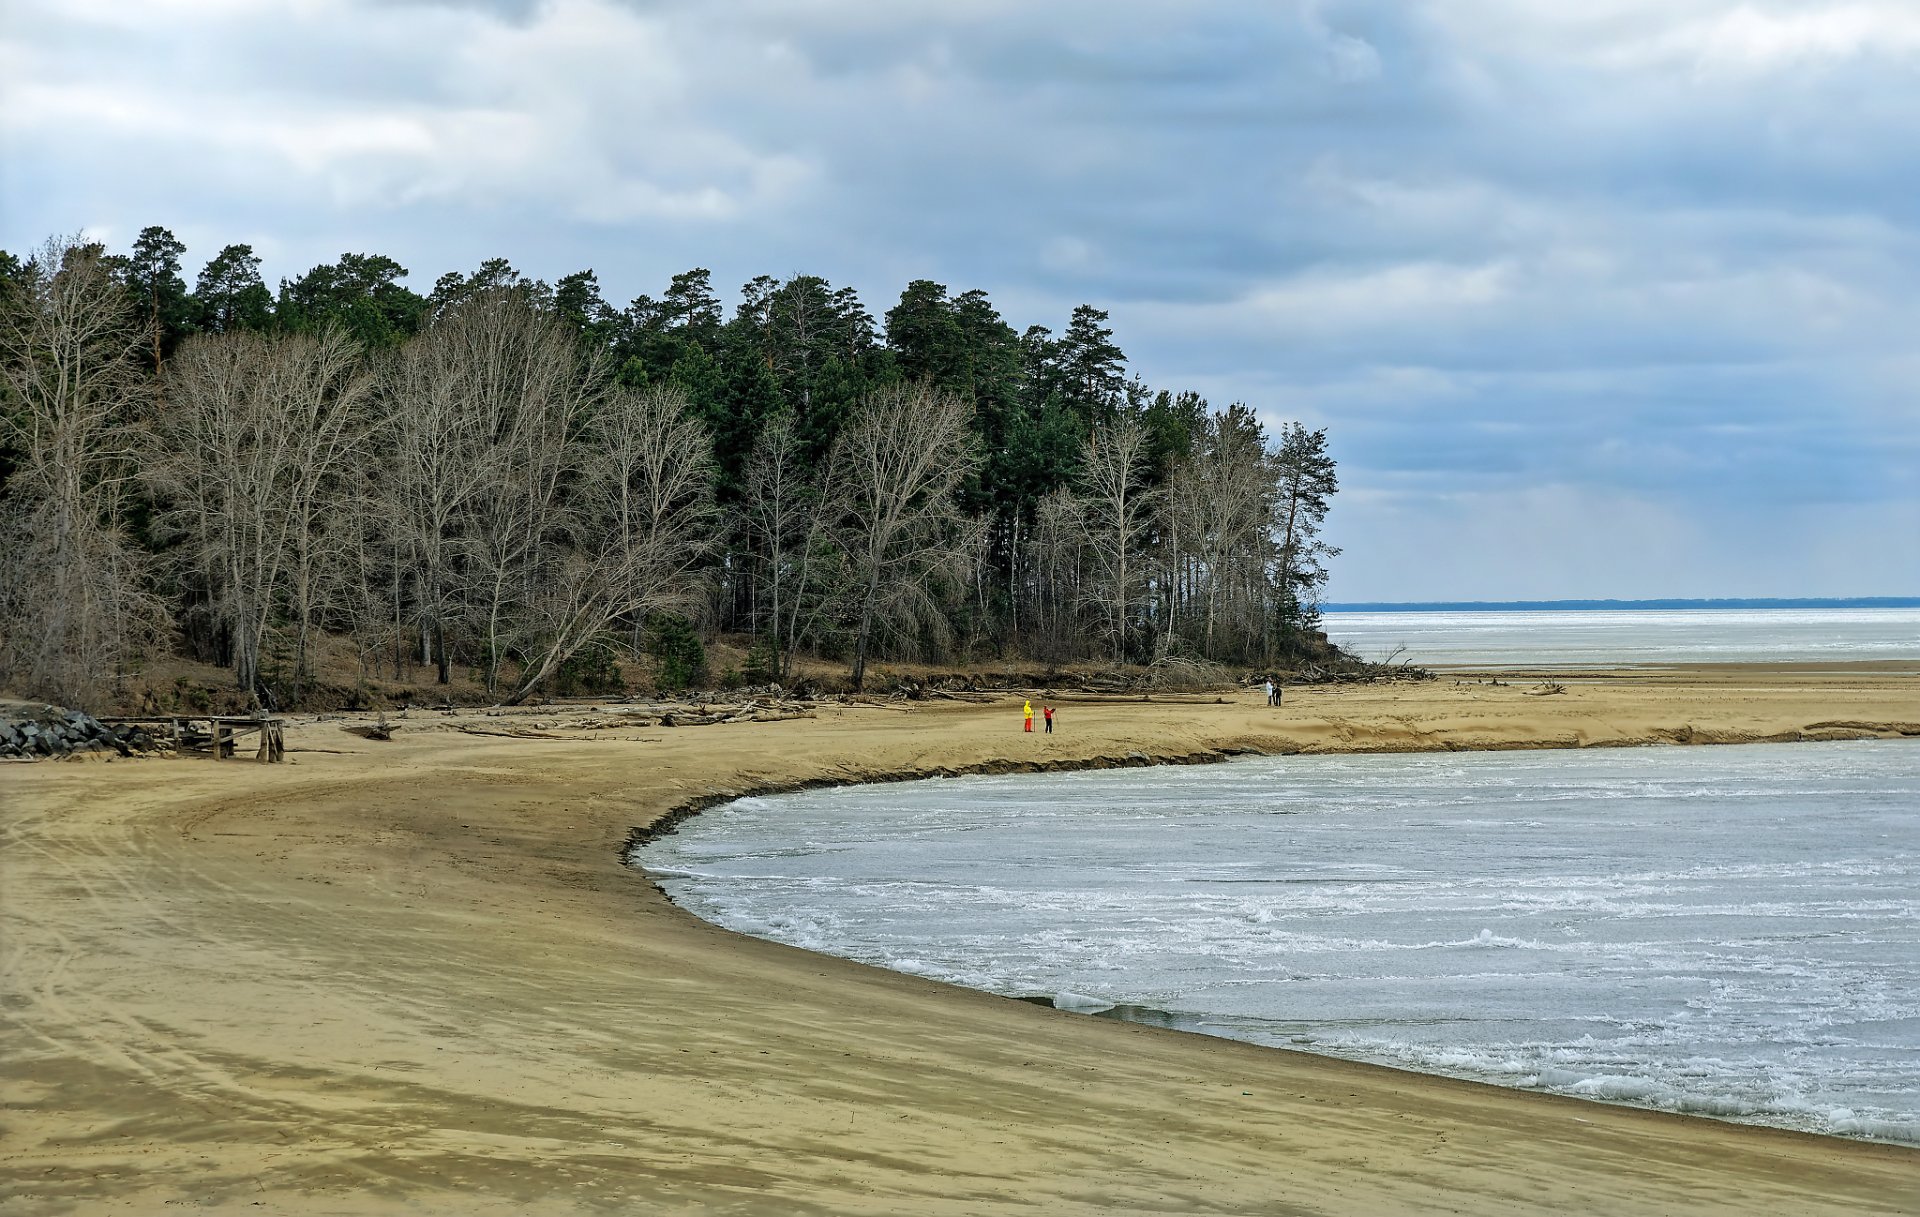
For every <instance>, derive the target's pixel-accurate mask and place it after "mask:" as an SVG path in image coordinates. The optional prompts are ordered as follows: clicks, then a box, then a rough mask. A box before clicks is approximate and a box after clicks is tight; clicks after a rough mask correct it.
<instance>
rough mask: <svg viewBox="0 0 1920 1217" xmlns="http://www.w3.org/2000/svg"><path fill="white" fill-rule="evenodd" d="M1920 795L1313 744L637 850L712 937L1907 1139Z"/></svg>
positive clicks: (1866, 765) (1718, 757)
mask: <svg viewBox="0 0 1920 1217" xmlns="http://www.w3.org/2000/svg"><path fill="white" fill-rule="evenodd" d="M1705 790H1712V791H1715V792H1717V797H1713V798H1704V797H1701V794H1700V792H1702V791H1705ZM1916 792H1920V743H1916V742H1904V741H1889V742H1886V743H1879V742H1875V743H1864V744H1835V745H1809V746H1789V745H1769V746H1763V747H1752V748H1718V749H1667V750H1633V751H1611V752H1563V753H1506V754H1485V755H1480V756H1464V755H1461V754H1446V755H1436V756H1424V755H1422V756H1401V757H1394V756H1372V757H1311V758H1310V757H1289V758H1275V759H1269V760H1261V761H1248V762H1236V763H1233V764H1229V765H1221V766H1213V767H1209V768H1206V769H1199V770H1195V769H1171V770H1160V771H1150V770H1130V771H1113V772H1107V773H1086V774H1072V775H1048V776H1043V777H1035V776H1003V777H993V778H956V779H950V780H945V781H941V782H939V783H937V784H931V783H927V784H911V783H910V784H901V785H886V786H877V787H867V788H846V789H839V790H822V791H815V792H810V793H806V794H800V795H793V796H783V797H780V798H771V799H754V800H742V801H741V802H739V803H736V804H734V805H732V806H731V807H730V808H728V809H727V811H726V814H723V815H720V816H717V817H701V818H698V819H696V820H694V821H692V822H689V823H688V824H687V825H685V826H683V828H682V830H681V832H680V833H678V834H676V835H674V836H672V837H668V838H665V839H663V840H662V841H660V842H656V843H655V844H653V845H650V846H648V847H647V848H646V850H644V851H643V856H642V859H641V860H642V862H643V864H645V865H647V866H649V867H651V868H653V870H654V873H655V874H656V875H657V876H659V877H660V878H661V879H662V881H663V883H664V885H665V886H666V887H667V888H668V890H669V891H670V892H671V893H673V894H674V896H675V898H676V899H680V900H682V901H683V902H684V903H686V904H687V905H688V906H689V907H690V908H692V909H693V910H694V911H696V912H698V913H699V914H701V915H703V916H707V917H710V918H712V919H714V920H717V921H720V922H721V923H722V924H727V925H732V926H734V927H736V928H740V929H744V930H746V931H747V932H750V933H757V934H761V935H763V936H766V937H771V938H776V939H779V940H781V941H786V942H791V943H794V944H795V945H799V946H805V947H808V948H811V949H816V950H826V951H831V952H833V953H836V954H842V955H846V956H848V957H850V958H855V959H860V960H862V961H865V962H869V963H875V964H879V965H881V966H886V967H893V968H896V969H898V970H901V971H910V972H915V973H918V974H921V975H926V976H931V977H934V978H936V979H940V980H945V981H949V982H952V983H958V984H966V985H971V986H974V987H977V988H983V989H988V990H991V991H995V992H1001V993H1005V994H1007V995H1009V996H1030V995H1034V994H1049V995H1061V994H1064V995H1067V997H1068V998H1069V999H1070V1000H1069V1006H1070V1005H1071V999H1074V998H1076V997H1077V998H1084V999H1085V1000H1086V1001H1087V1002H1090V1003H1093V1004H1095V1005H1102V1006H1115V1007H1118V1008H1117V1009H1116V1010H1114V1011H1110V1012H1109V1013H1110V1014H1112V1015H1117V1016H1126V1012H1127V1011H1130V1010H1154V1011H1159V1012H1161V1014H1160V1015H1157V1016H1156V1017H1162V1018H1166V1019H1170V1020H1173V1021H1172V1022H1169V1023H1168V1024H1167V1025H1180V1026H1188V1027H1198V1028H1200V1029H1204V1030H1208V1031H1211V1032H1213V1033H1216V1034H1227V1035H1233V1036H1237V1037H1240V1038H1246V1039H1251V1040H1255V1041H1257V1042H1263V1043H1272V1044H1278V1045H1282V1046H1293V1047H1298V1046H1300V1043H1299V1041H1301V1040H1306V1041H1311V1045H1312V1047H1313V1049H1314V1050H1315V1051H1323V1052H1330V1053H1334V1054H1338V1055H1346V1056H1352V1057H1356V1058H1359V1059H1365V1060H1375V1061H1380V1062H1382V1063H1388V1064H1397V1065H1401V1066H1405V1067H1411V1068H1417V1069H1427V1070H1432V1071H1435V1072H1443V1073H1454V1074H1458V1075H1461V1076H1468V1077H1476V1078H1480V1079H1482V1080H1491V1081H1498V1082H1502V1083H1504V1084H1508V1085H1519V1086H1530V1087H1538V1088H1543V1089H1549V1090H1556V1091H1560V1092H1564V1093H1569V1094H1580V1095H1585V1096H1588V1097H1593V1098H1600V1099H1606V1100H1609V1101H1619V1102H1634V1103H1639V1104H1642V1105H1647V1106H1654V1107H1662V1108H1666V1109H1670V1110H1676V1111H1693V1112H1700V1113H1704V1114H1713V1115H1720V1116H1726V1117H1730V1118H1738V1119H1746V1120H1756V1121H1761V1122H1766V1123H1775V1124H1782V1125H1787V1126H1791V1127H1798V1128H1808V1129H1815V1130H1822V1131H1831V1132H1838V1133H1842V1134H1845V1135H1852V1136H1875V1137H1885V1138H1890V1139H1902V1140H1910V1139H1912V1138H1911V1137H1910V1136H1909V1135H1908V1134H1909V1133H1910V1132H1911V1130H1912V1129H1913V1128H1915V1127H1916V1126H1920V1097H1916V1096H1917V1095H1920V979H1916V977H1915V976H1914V975H1913V970H1912V967H1911V963H1912V960H1913V959H1914V958H1915V957H1916V956H1920V884H1916V883H1915V882H1914V879H1915V877H1916V876H1920V825H1916V820H1915V817H1913V816H1912V814H1911V809H1912V807H1913V806H1914V803H1915V796H1916ZM1276 809H1284V810H1285V811H1286V812H1287V814H1284V815H1276V814H1273V813H1274V811H1275V810H1276ZM1168 1011H1178V1012H1180V1013H1179V1014H1177V1015H1175V1014H1167V1013H1165V1012H1168ZM1903 1130H1904V1131H1903Z"/></svg>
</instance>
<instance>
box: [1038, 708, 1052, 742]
mask: <svg viewBox="0 0 1920 1217" xmlns="http://www.w3.org/2000/svg"><path fill="white" fill-rule="evenodd" d="M1040 712H1041V713H1042V714H1044V715H1046V716H1047V734H1048V735H1052V734H1053V707H1052V706H1042V707H1040Z"/></svg>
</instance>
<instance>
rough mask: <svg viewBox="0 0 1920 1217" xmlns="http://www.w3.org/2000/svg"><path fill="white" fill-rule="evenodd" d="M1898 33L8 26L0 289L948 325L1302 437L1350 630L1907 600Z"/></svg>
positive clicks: (541, 0)
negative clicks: (1479, 606)
mask: <svg viewBox="0 0 1920 1217" xmlns="http://www.w3.org/2000/svg"><path fill="white" fill-rule="evenodd" d="M1916 132H1920V4H1916V3H1914V2H1913V0H1858V2H1847V0H1833V2H1830V3H1821V2H1818V0H1806V2H1801V3H1787V2H1784V0H1580V2H1579V3H1561V2H1558V0H1400V2H1386V0H1379V2H1374V0H1355V2H1353V3H1343V2H1340V0H1324V2H1315V0H1265V2H1263V3H1247V2H1244V0H1243V2H1241V3H1233V4H1228V3H1217V2H1212V0H1193V2H1190V3H1182V4H1163V3H1147V2H1145V0H1098V2H1092V0H1064V2H1060V3H1052V4H1034V3H1031V2H1030V0H1025V2H1020V3H1015V2H1012V0H969V2H966V3H961V2H958V0H955V2H953V3H946V4H922V3H910V2H906V0H892V2H873V3H853V2H851V0H813V2H810V3H802V2H797V0H750V2H745V3H732V2H724V0H708V2H705V3H694V2H691V0H688V2H681V0H442V2H437V3H436V2H432V0H0V141H3V142H0V247H4V248H8V249H12V250H15V251H24V250H25V249H27V248H29V247H31V246H33V245H36V244H38V243H39V242H40V241H41V240H42V239H43V238H45V237H46V236H48V235H51V234H53V233H56V232H73V231H76V230H83V231H85V232H87V233H89V234H91V235H93V236H96V237H98V238H101V239H104V240H106V241H107V242H108V243H110V244H112V245H115V246H116V247H124V246H125V245H126V244H127V243H128V242H129V241H130V240H131V238H132V236H133V234H134V233H135V232H137V231H138V230H139V229H140V228H141V227H142V226H144V225H147V224H162V225H165V226H167V227H169V228H171V229H172V230H173V231H174V232H175V233H176V234H177V235H179V236H180V237H181V239H183V240H184V241H186V243H187V244H188V246H189V254H188V261H189V271H190V273H191V272H192V271H195V270H197V269H198V266H199V263H200V262H201V261H204V260H205V259H206V258H207V257H208V256H210V255H212V254H213V253H214V252H216V251H217V250H218V249H219V247H220V246H222V245H224V244H227V243H230V242H241V241H243V242H247V243H250V244H252V245H253V246H254V248H255V249H256V250H257V251H259V252H260V254H261V255H262V256H263V257H264V259H265V262H266V268H265V269H266V273H267V276H268V278H269V280H270V281H272V280H274V279H277V278H278V277H279V276H282V275H295V274H298V273H300V272H301V271H304V270H305V269H306V268H308V267H310V266H312V265H314V264H316V263H319V262H324V261H332V260H333V259H335V258H337V257H338V256H339V255H340V254H341V253H342V252H344V251H349V250H351V251H355V252H378V253H385V254H389V255H391V256H393V257H395V258H397V259H399V260H400V261H401V262H402V263H403V264H405V265H406V266H408V267H410V268H411V269H412V271H413V277H412V279H411V283H412V284H413V286H414V287H415V288H416V289H417V290H422V291H424V290H426V289H427V288H428V287H430V286H431V284H432V281H433V279H434V278H435V277H436V276H437V275H438V274H439V273H441V272H442V271H445V270H455V269H458V270H470V269H472V268H473V267H474V266H476V265H478V263H479V262H480V261H481V260H482V259H484V258H487V257H492V256H505V257H507V258H509V259H510V260H511V261H513V262H514V263H515V264H516V265H517V266H519V267H520V268H521V269H522V270H523V271H526V272H528V273H530V274H534V275H538V276H541V277H544V278H548V279H552V278H555V277H557V276H559V275H562V274H566V273H568V272H569V271H573V270H577V269H580V268H582V267H592V268H594V269H595V270H597V271H598V272H599V275H600V280H601V283H602V285H603V287H604V288H605V290H606V294H607V295H608V297H609V298H610V299H612V300H614V301H616V302H617V303H618V302H624V301H625V300H627V299H629V298H631V297H632V296H634V295H636V294H639V293H641V292H648V293H657V292H658V291H659V289H660V288H661V287H662V286H663V285H664V284H665V282H666V280H667V278H668V276H669V275H671V274H672V273H674V272H676V271H679V270H684V269H686V268H688V267H690V266H695V265H700V266H707V267H711V268H712V269H713V271H714V275H715V279H716V282H717V283H721V284H738V283H740V282H743V281H744V280H746V279H747V278H749V277H751V276H752V275H755V274H760V273H771V274H776V275H782V276H785V275H789V274H794V273H800V272H808V273H815V274H820V275H823V276H825V277H826V278H828V279H829V280H831V281H833V282H834V283H836V284H851V285H853V286H855V287H857V288H859V289H860V290H861V292H862V294H863V296H864V297H865V298H866V299H867V301H868V304H869V307H870V308H872V310H873V311H874V312H875V313H876V314H879V313H882V312H884V311H885V310H886V308H887V307H888V306H889V305H890V304H891V303H892V301H893V299H894V297H895V296H896V295H897V293H898V292H899V290H900V288H901V287H902V286H904V284H905V283H906V282H907V281H908V280H910V279H913V278H921V277H926V278H933V279H937V280H939V281H941V282H943V283H946V284H949V285H951V286H952V287H953V288H954V289H955V290H961V289H964V288H971V287H980V288H985V289H986V290H987V291H989V292H990V293H991V294H992V296H993V298H994V300H995V302H996V303H997V304H998V305H999V306H1000V308H1001V311H1002V312H1003V313H1004V314H1005V315H1006V316H1007V318H1008V320H1009V321H1011V322H1012V323H1014V324H1015V325H1016V326H1017V327H1024V326H1026V325H1028V324H1032V323H1039V324H1046V325H1049V326H1052V327H1054V328H1056V329H1058V328H1059V327H1060V326H1061V325H1062V324H1063V323H1064V320H1065V318H1066V315H1067V313H1068V312H1069V311H1070V310H1071V308H1072V306H1073V305H1074V304H1077V303H1081V302H1090V303H1093V304H1095V305H1097V306H1099V307H1102V308H1106V309H1109V310H1110V311H1111V313H1112V324H1113V326H1114V330H1115V335H1116V338H1117V339H1118V341H1119V342H1120V344H1121V345H1122V347H1123V348H1124V349H1125V350H1126V351H1127V353H1128V355H1129V357H1130V359H1131V366H1132V370H1133V371H1135V372H1138V373H1139V374H1140V375H1142V376H1143V377H1144V378H1146V379H1147V380H1148V381H1149V382H1150V383H1152V384H1154V385H1155V386H1159V387H1171V388H1181V387H1191V388H1196V389H1199V390H1201V391H1202V392H1204V393H1205V394H1207V395H1208V396H1209V397H1210V398H1212V399H1213V400H1214V401H1216V402H1217V403H1224V402H1226V401H1229V400H1234V399H1239V400H1244V401H1246V402H1248V403H1250V404H1252V405H1253V406H1255V407H1256V408H1258V409H1259V410H1260V411H1261V412H1262V413H1263V414H1264V415H1265V416H1266V417H1268V418H1269V419H1271V420H1274V421H1280V420H1285V419H1299V420H1302V421H1304V422H1306V423H1308V424H1309V425H1312V426H1325V427H1326V428H1327V429H1328V433H1329V436H1330V439H1331V442H1332V446H1333V450H1334V452H1335V454H1336V456H1337V457H1338V458H1339V460H1340V462H1341V475H1342V480H1343V490H1342V493H1341V495H1340V496H1339V499H1338V500H1337V503H1336V506H1335V510H1334V514H1333V517H1332V520H1331V522H1330V529H1329V531H1330V533H1331V539H1332V540H1333V541H1334V542H1335V543H1336V544H1339V545H1341V546H1343V547H1344V548H1345V551H1346V552H1345V554H1344V556H1343V557H1342V558H1341V559H1340V560H1339V561H1338V562H1337V563H1336V564H1335V568H1334V570H1335V575H1334V583H1333V586H1332V587H1331V588H1330V596H1331V597H1332V598H1333V599H1335V600H1360V599H1382V600H1411V599H1442V598H1445V599H1504V598H1529V597H1607V596H1615V597H1639V596H1793V595H1875V594H1879V595H1895V594H1907V595H1911V594H1920V139H1916V135H1915V133H1916Z"/></svg>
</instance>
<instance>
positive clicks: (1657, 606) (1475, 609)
mask: <svg viewBox="0 0 1920 1217" xmlns="http://www.w3.org/2000/svg"><path fill="white" fill-rule="evenodd" d="M1894 608H1920V596H1849V597H1842V598H1820V597H1804V598H1765V597H1760V598H1744V599H1723V600H1685V599H1673V600H1410V601H1404V602H1396V601H1387V600H1353V601H1347V602H1345V603H1341V604H1323V605H1321V606H1320V611H1321V612H1323V613H1528V612H1582V611H1585V612H1594V611H1627V612H1638V611H1658V610H1662V609H1665V610H1675V609H1894Z"/></svg>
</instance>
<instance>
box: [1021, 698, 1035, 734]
mask: <svg viewBox="0 0 1920 1217" xmlns="http://www.w3.org/2000/svg"><path fill="white" fill-rule="evenodd" d="M1021 713H1023V714H1025V715H1026V718H1027V730H1029V731H1031V730H1033V700H1032V699H1031V698H1029V699H1028V700H1027V704H1026V705H1024V706H1022V707H1021Z"/></svg>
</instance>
